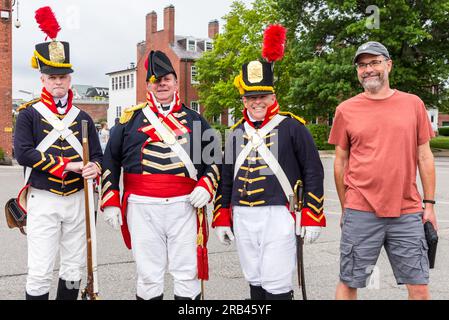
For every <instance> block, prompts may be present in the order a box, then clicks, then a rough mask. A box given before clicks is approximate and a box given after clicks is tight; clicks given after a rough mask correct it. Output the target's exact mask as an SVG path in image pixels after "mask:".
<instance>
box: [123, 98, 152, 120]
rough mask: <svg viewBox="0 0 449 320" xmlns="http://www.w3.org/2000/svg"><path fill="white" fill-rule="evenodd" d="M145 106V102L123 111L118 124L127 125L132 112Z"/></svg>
mask: <svg viewBox="0 0 449 320" xmlns="http://www.w3.org/2000/svg"><path fill="white" fill-rule="evenodd" d="M146 105H147V103H146V102H145V103H142V104H139V105H137V106H135V107H130V108H127V109H125V110H124V111H123V112H122V116H121V117H120V124H125V123H128V121H129V120H131V118H132V117H133V115H134V112H135V111H137V110H140V109H143V108H145V107H146Z"/></svg>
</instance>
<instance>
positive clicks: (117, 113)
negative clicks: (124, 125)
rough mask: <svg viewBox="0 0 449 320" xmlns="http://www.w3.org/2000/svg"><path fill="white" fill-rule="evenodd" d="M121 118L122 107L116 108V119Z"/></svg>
mask: <svg viewBox="0 0 449 320" xmlns="http://www.w3.org/2000/svg"><path fill="white" fill-rule="evenodd" d="M121 116H122V107H121V106H117V107H115V117H116V118H120V117H121Z"/></svg>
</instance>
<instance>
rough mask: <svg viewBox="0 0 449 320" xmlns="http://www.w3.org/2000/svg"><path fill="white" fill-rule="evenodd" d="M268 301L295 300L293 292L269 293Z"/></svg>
mask: <svg viewBox="0 0 449 320" xmlns="http://www.w3.org/2000/svg"><path fill="white" fill-rule="evenodd" d="M265 296H266V300H293V290H292V291H290V292H287V293H280V294H272V293H269V292H267V294H266V295H265Z"/></svg>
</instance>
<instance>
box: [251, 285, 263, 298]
mask: <svg viewBox="0 0 449 320" xmlns="http://www.w3.org/2000/svg"><path fill="white" fill-rule="evenodd" d="M249 293H250V297H251V298H250V300H265V299H266V293H267V292H266V291H265V290H264V288H262V287H259V286H252V285H249Z"/></svg>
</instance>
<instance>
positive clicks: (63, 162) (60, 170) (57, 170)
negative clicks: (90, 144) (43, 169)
mask: <svg viewBox="0 0 449 320" xmlns="http://www.w3.org/2000/svg"><path fill="white" fill-rule="evenodd" d="M57 159H58V163H57V164H56V165H55V166H54V167H52V168H50V170H48V172H49V173H50V174H52V175H54V176H55V177H58V178H59V179H64V178H65V176H66V175H67V174H66V173H64V171H65V167H67V164H68V163H69V162H71V161H72V160H70V159H68V158H63V157H57Z"/></svg>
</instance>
